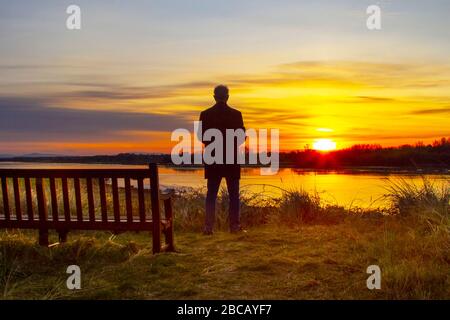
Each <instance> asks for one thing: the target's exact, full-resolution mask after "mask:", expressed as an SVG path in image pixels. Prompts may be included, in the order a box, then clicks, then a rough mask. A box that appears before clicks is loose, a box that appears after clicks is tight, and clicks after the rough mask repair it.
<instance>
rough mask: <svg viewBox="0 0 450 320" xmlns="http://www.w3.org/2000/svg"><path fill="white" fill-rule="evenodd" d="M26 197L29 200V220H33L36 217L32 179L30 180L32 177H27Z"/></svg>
mask: <svg viewBox="0 0 450 320" xmlns="http://www.w3.org/2000/svg"><path fill="white" fill-rule="evenodd" d="M25 198H26V200H27V215H28V220H33V219H34V211H33V195H32V193H31V181H30V178H25Z"/></svg>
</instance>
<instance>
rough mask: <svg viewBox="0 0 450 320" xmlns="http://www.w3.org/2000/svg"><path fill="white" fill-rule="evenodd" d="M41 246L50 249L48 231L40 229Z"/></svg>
mask: <svg viewBox="0 0 450 320" xmlns="http://www.w3.org/2000/svg"><path fill="white" fill-rule="evenodd" d="M39 244H40V245H41V246H45V247H48V230H47V229H39Z"/></svg>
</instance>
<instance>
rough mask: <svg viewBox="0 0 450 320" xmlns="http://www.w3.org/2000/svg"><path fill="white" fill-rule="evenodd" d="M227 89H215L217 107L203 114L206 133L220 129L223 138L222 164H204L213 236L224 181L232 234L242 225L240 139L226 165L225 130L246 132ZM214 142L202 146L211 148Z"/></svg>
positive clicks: (208, 228) (208, 226)
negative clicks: (240, 218) (217, 201)
mask: <svg viewBox="0 0 450 320" xmlns="http://www.w3.org/2000/svg"><path fill="white" fill-rule="evenodd" d="M228 97H229V94H228V88H227V87H226V86H224V85H219V86H217V87H216V88H215V89H214V99H215V100H216V104H215V105H214V106H212V107H211V108H209V109H207V110H205V111H203V112H202V113H200V121H201V122H202V131H203V132H202V137H203V133H204V132H205V131H206V130H208V129H218V130H220V132H221V133H222V137H223V146H222V147H223V148H222V150H223V161H222V164H217V163H215V164H210V165H208V164H205V178H206V179H207V181H208V182H207V186H208V191H207V194H206V204H205V212H206V216H205V227H204V230H203V232H204V234H207V235H210V234H212V232H213V227H214V220H215V209H216V200H217V193H218V191H219V187H220V182H221V181H222V178H225V180H226V182H227V189H228V195H229V200H230V205H229V220H230V231H231V232H238V231H239V230H240V223H239V207H240V203H239V179H240V178H241V167H240V165H239V164H238V163H237V157H236V155H237V150H238V146H237V139H233V140H234V141H233V143H234V148H233V149H234V153H235V154H234V162H233V164H226V161H225V160H226V157H225V156H226V129H234V130H236V129H242V130H244V131H245V128H244V122H243V119H242V114H241V113H240V112H239V111H238V110H236V109H233V108H231V107H230V106H228V104H227V101H228ZM211 142H212V141H209V142H208V141H205V142H203V143H204V144H205V145H208V144H209V143H211Z"/></svg>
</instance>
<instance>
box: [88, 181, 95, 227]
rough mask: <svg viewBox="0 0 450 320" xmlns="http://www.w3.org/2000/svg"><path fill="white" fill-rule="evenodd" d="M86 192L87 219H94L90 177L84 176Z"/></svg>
mask: <svg viewBox="0 0 450 320" xmlns="http://www.w3.org/2000/svg"><path fill="white" fill-rule="evenodd" d="M86 192H87V199H88V210H89V221H95V203H94V191H93V190H92V178H86Z"/></svg>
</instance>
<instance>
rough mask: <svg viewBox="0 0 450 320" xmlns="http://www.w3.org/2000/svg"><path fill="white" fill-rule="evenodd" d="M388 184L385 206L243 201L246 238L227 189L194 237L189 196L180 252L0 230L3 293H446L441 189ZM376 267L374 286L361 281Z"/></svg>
mask: <svg viewBox="0 0 450 320" xmlns="http://www.w3.org/2000/svg"><path fill="white" fill-rule="evenodd" d="M392 188H393V190H391V193H390V197H391V201H392V209H391V211H389V212H378V211H373V212H360V211H358V210H353V211H350V212H349V211H348V210H345V209H344V208H340V207H324V206H321V205H320V199H318V198H317V197H316V196H311V195H307V194H305V193H302V192H298V191H297V192H288V193H286V194H285V195H284V197H283V198H282V199H280V200H278V202H275V203H272V204H268V203H267V204H266V205H264V207H257V206H255V205H254V204H252V201H254V200H255V199H254V198H251V199H249V198H245V197H244V201H243V208H242V216H243V221H244V223H245V224H246V225H247V227H248V232H247V233H243V234H229V233H227V232H226V231H224V230H225V226H226V224H225V218H224V217H225V214H224V212H226V195H223V197H222V198H221V199H220V200H219V205H218V207H219V208H218V210H219V214H218V227H219V229H221V230H222V231H219V232H217V233H215V234H214V235H213V236H212V237H208V236H203V235H201V234H200V233H199V232H198V230H199V229H200V226H201V218H202V201H203V199H202V198H201V197H202V196H201V193H195V192H194V193H189V194H184V195H182V196H181V197H180V198H178V199H177V200H176V202H175V209H176V211H175V214H176V215H178V216H177V224H176V233H175V236H176V245H177V249H178V252H177V253H163V254H159V255H152V253H151V237H150V236H149V235H147V234H143V233H141V234H136V233H124V234H121V235H118V236H111V235H110V234H108V233H104V232H90V233H88V232H83V233H81V232H72V233H70V234H69V242H68V243H67V244H64V245H58V246H54V247H51V248H42V247H39V246H38V245H37V244H36V233H35V232H28V231H17V230H12V231H11V230H9V231H4V230H3V231H0V298H2V299H450V254H449V252H450V227H449V226H450V224H449V206H448V204H449V198H448V190H447V191H444V192H443V193H439V192H437V191H436V190H434V189H432V188H431V187H430V186H429V185H428V187H427V184H425V186H424V187H420V188H414V187H412V186H410V185H406V184H400V185H393V186H392ZM427 188H428V189H427ZM53 236H55V235H53ZM53 240H54V241H55V242H56V241H57V240H56V236H55V238H54V239H53ZM71 264H77V265H79V266H80V267H81V272H82V289H81V290H75V291H71V290H68V289H67V288H66V279H67V277H68V275H67V274H66V268H67V266H68V265H71ZM373 264H375V265H379V266H380V268H381V290H368V289H367V287H366V279H367V278H368V276H369V275H368V274H366V268H367V267H368V266H369V265H373Z"/></svg>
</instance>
